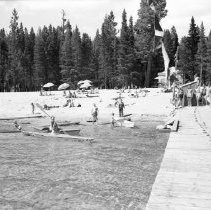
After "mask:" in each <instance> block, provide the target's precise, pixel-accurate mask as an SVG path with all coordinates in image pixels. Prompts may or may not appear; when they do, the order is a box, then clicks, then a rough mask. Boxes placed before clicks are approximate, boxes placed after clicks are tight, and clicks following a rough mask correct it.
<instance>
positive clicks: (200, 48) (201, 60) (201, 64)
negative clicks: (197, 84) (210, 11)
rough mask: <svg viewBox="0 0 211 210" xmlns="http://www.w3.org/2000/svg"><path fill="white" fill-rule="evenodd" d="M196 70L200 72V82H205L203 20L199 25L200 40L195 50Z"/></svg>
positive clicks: (205, 63)
mask: <svg viewBox="0 0 211 210" xmlns="http://www.w3.org/2000/svg"><path fill="white" fill-rule="evenodd" d="M196 57H197V64H198V71H199V72H200V79H201V84H205V83H206V80H207V77H208V76H207V73H208V72H207V38H206V36H205V29H204V24H203V22H202V23H201V27H200V40H199V44H198V51H197V55H196Z"/></svg>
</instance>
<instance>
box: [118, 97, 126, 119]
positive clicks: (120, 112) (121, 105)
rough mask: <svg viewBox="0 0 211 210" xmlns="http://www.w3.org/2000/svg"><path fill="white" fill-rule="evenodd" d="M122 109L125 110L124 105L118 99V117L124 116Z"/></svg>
mask: <svg viewBox="0 0 211 210" xmlns="http://www.w3.org/2000/svg"><path fill="white" fill-rule="evenodd" d="M124 108H125V105H124V103H123V101H122V99H120V101H119V116H120V117H123V116H124V114H123V110H124Z"/></svg>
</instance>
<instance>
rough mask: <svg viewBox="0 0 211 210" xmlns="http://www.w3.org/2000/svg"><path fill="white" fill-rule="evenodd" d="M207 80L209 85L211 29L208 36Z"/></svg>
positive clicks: (210, 83)
mask: <svg viewBox="0 0 211 210" xmlns="http://www.w3.org/2000/svg"><path fill="white" fill-rule="evenodd" d="M206 57H207V62H208V63H207V74H208V75H207V76H208V78H207V82H208V84H209V85H211V31H210V33H209V36H208V40H207V56H206Z"/></svg>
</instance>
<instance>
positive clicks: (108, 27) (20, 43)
mask: <svg viewBox="0 0 211 210" xmlns="http://www.w3.org/2000/svg"><path fill="white" fill-rule="evenodd" d="M154 4H155V6H156V13H157V16H158V17H159V19H160V20H161V19H162V18H165V17H166V15H167V11H166V10H165V7H166V0H154ZM137 10H138V19H137V20H136V21H135V22H134V20H133V17H127V12H126V10H124V11H123V12H122V23H121V27H120V30H117V23H116V21H115V15H114V13H113V12H112V11H111V12H110V13H109V14H107V15H105V18H104V22H103V23H102V26H101V28H100V30H99V29H97V30H96V35H95V37H94V38H93V39H91V37H90V36H89V34H87V33H83V34H81V33H80V29H79V28H78V27H77V26H76V27H74V28H73V27H72V25H71V21H70V20H68V19H67V17H66V16H65V12H64V11H63V15H62V17H61V22H62V24H61V26H57V27H53V26H52V25H49V26H44V27H43V28H39V29H38V31H37V32H35V31H34V29H33V27H32V28H31V29H27V28H25V27H24V25H23V23H20V22H19V14H18V12H17V11H16V9H14V10H13V11H12V14H11V20H10V26H9V27H10V29H9V31H8V32H6V31H5V29H4V28H2V29H0V91H11V90H12V91H36V90H39V89H40V86H41V85H43V84H45V83H47V82H53V83H54V84H56V85H60V84H61V83H63V82H67V83H69V84H70V85H71V88H76V87H77V83H78V81H80V80H83V79H89V80H91V81H93V84H94V85H95V86H97V87H100V88H114V87H119V88H121V87H128V86H132V85H133V86H137V87H146V86H147V87H155V86H157V80H155V77H157V74H158V72H162V71H164V61H163V56H162V51H161V49H158V50H153V49H152V45H153V44H152V43H153V41H154V37H155V34H154V14H153V11H152V9H151V8H150V6H149V4H148V1H147V0H141V2H140V8H139V9H138V8H137ZM166 18H167V17H166ZM172 25H173V23H172ZM163 42H164V45H165V47H166V50H167V53H168V55H169V58H170V67H172V66H176V67H177V68H178V69H179V70H180V74H181V75H182V77H183V79H184V81H185V82H186V81H191V80H193V79H194V75H196V74H198V75H199V74H200V73H201V74H202V82H203V83H206V84H208V83H210V82H211V33H210V34H209V36H208V37H206V36H205V28H204V26H203V23H201V26H200V27H198V26H197V25H196V23H195V20H194V17H192V18H191V21H190V29H189V33H188V35H187V36H185V37H182V38H181V40H180V41H179V40H178V35H177V32H176V28H175V27H174V26H172V28H171V29H170V30H165V31H164V37H163ZM149 63H150V66H149ZM148 68H151V75H150V81H148V82H147V83H146V72H147V69H148Z"/></svg>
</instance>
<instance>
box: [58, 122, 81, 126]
mask: <svg viewBox="0 0 211 210" xmlns="http://www.w3.org/2000/svg"><path fill="white" fill-rule="evenodd" d="M79 124H80V122H71V121H64V122H57V125H58V126H69V125H79Z"/></svg>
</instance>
